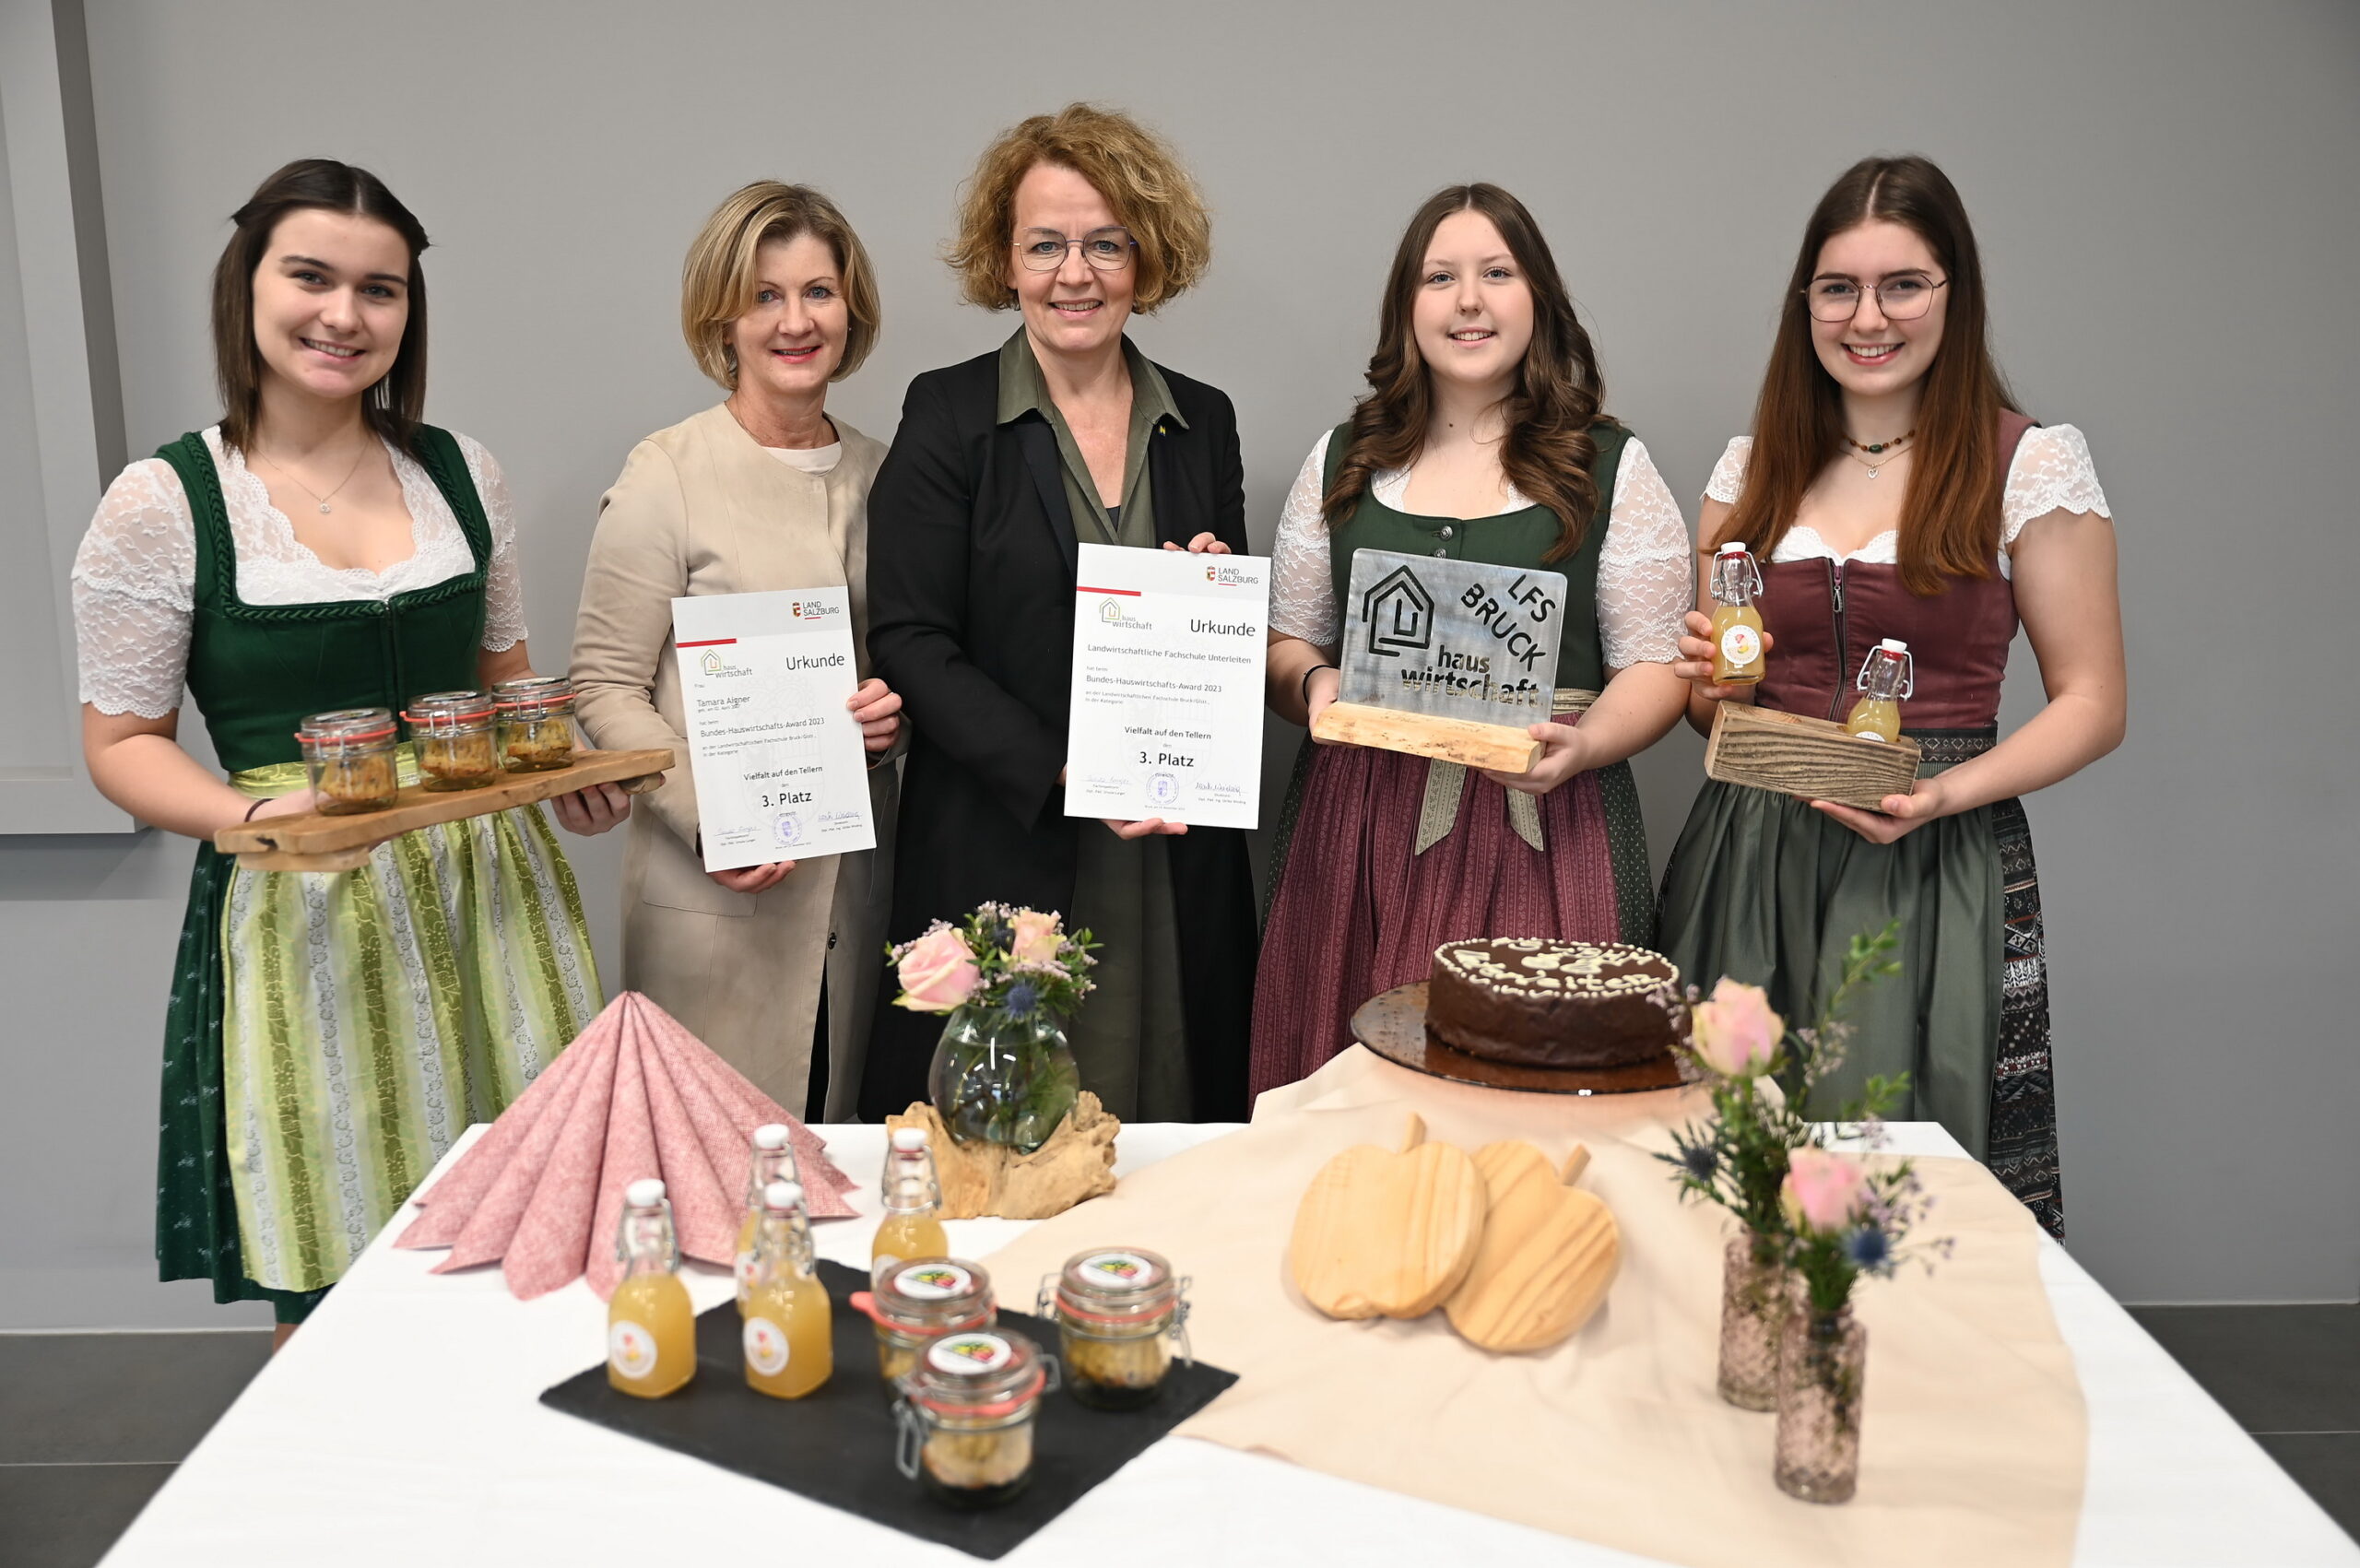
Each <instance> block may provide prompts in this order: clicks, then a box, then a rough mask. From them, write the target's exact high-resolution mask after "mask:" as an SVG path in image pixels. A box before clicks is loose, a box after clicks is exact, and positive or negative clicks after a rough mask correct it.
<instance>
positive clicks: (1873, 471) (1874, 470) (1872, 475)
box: [320, 468, 1877, 512]
mask: <svg viewBox="0 0 2360 1568" xmlns="http://www.w3.org/2000/svg"><path fill="white" fill-rule="evenodd" d="M1869 477H1870V478H1871V479H1873V478H1875V477H1877V470H1876V469H1875V468H1871V469H1870V470H1869ZM320 510H321V511H323V512H325V511H326V510H327V508H325V507H322V508H320Z"/></svg>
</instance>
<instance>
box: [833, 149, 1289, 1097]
mask: <svg viewBox="0 0 2360 1568" xmlns="http://www.w3.org/2000/svg"><path fill="white" fill-rule="evenodd" d="M1209 238H1210V225H1209V220H1208V218H1207V217H1206V214H1205V210H1204V207H1203V205H1202V203H1201V202H1200V201H1199V200H1198V197H1197V195H1196V191H1195V187H1194V184H1193V183H1192V182H1191V181H1190V180H1189V178H1188V176H1187V174H1186V171H1184V170H1183V169H1182V168H1181V167H1180V165H1179V163H1178V161H1177V160H1176V159H1174V157H1173V155H1172V152H1171V150H1170V148H1168V147H1165V146H1164V145H1163V144H1162V142H1161V141H1160V140H1159V139H1157V138H1156V137H1154V136H1150V134H1149V133H1147V132H1146V131H1144V130H1143V129H1141V128H1140V127H1139V125H1138V124H1135V123H1133V122H1132V121H1130V120H1129V119H1127V117H1125V116H1123V115H1119V114H1112V113H1108V112H1104V111H1102V110H1096V109H1091V108H1090V107H1088V106H1086V105H1081V104H1076V105H1073V106H1072V107H1069V108H1068V109H1066V110H1065V111H1064V112H1061V113H1058V114H1055V115H1040V116H1036V117H1035V118H1033V119H1031V120H1027V121H1025V122H1023V123H1022V124H1020V125H1017V126H1016V127H1015V128H1013V129H1012V130H1010V131H1009V132H1008V133H1006V134H1005V135H1004V136H1001V137H1000V139H999V140H998V141H997V143H996V144H994V146H993V147H991V149H990V150H989V151H987V152H986V153H985V155H984V159H983V161H982V163H981V164H980V165H979V166H978V167H977V170H976V172H975V178H974V181H973V184H972V185H971V187H970V192H969V195H968V197H967V199H966V202H965V204H964V207H963V211H962V219H961V233H960V238H959V241H958V242H957V244H956V245H955V247H954V248H953V250H952V252H951V256H950V260H951V264H952V265H953V266H955V267H957V268H958V269H959V271H960V273H961V277H962V281H963V284H964V288H965V292H966V296H967V298H968V299H969V300H970V301H973V303H976V304H979V305H983V306H985V308H987V309H993V310H1006V309H1009V308H1010V307H1014V308H1017V309H1019V310H1021V312H1022V314H1023V324H1022V326H1021V327H1020V328H1019V329H1018V331H1017V332H1016V334H1015V336H1012V337H1010V338H1009V340H1008V342H1007V343H1006V344H1005V345H1003V346H1002V347H1001V348H999V349H997V351H995V352H993V353H990V354H985V355H984V356H982V357H980V358H978V359H974V360H968V361H967V362H966V363H964V364H961V365H952V366H950V367H949V368H948V369H945V370H939V371H929V372H928V373H927V374H925V375H922V376H920V377H918V379H917V380H916V381H914V382H913V383H911V384H910V391H909V395H908V398H907V400H906V401H905V402H904V404H903V409H902V424H901V429H900V431H899V433H898V434H896V436H895V437H894V440H893V447H892V451H891V453H890V454H888V455H887V457H886V459H885V466H884V467H883V468H882V469H880V470H879V473H878V476H877V480H876V484H875V487H874V488H873V489H871V491H870V492H869V498H868V517H869V557H868V602H869V617H870V619H869V633H868V647H869V654H870V656H871V658H872V660H873V661H874V663H875V666H876V669H877V673H878V674H879V676H881V677H882V678H884V680H885V681H886V682H887V684H889V685H890V686H891V687H892V689H893V690H896V691H898V692H900V693H901V694H902V697H903V704H904V706H903V712H904V713H906V714H907V715H908V717H909V719H910V721H911V726H912V732H913V738H912V742H911V748H910V752H909V760H908V762H907V764H906V772H905V773H904V774H903V784H902V812H901V826H900V836H899V839H898V842H897V846H896V855H895V865H894V876H893V913H892V918H891V925H890V927H889V934H890V935H891V937H892V939H894V940H895V941H906V940H908V939H910V938H912V937H916V936H918V935H919V934H920V933H921V932H923V931H924V930H925V929H926V925H928V924H929V923H930V922H932V921H934V920H937V919H956V918H958V917H959V916H960V915H962V914H965V913H966V912H967V911H969V910H972V909H973V908H974V907H975V905H977V904H978V903H981V902H984V901H985V900H987V899H991V900H998V901H1000V902H1005V903H1010V904H1018V905H1029V906H1030V907H1032V908H1034V909H1041V910H1059V911H1062V912H1064V914H1066V917H1067V920H1066V923H1067V926H1068V929H1073V928H1077V927H1080V926H1084V925H1087V926H1089V927H1090V928H1091V930H1092V931H1093V933H1094V934H1095V935H1096V936H1097V937H1098V939H1099V941H1100V943H1101V944H1102V947H1101V949H1100V951H1099V953H1098V959H1099V966H1098V968H1097V970H1096V971H1095V972H1094V973H1093V975H1092V978H1093V979H1094V980H1095V981H1096V983H1097V990H1096V991H1095V992H1094V993H1093V994H1092V995H1091V997H1090V999H1089V1001H1088V1002H1086V1003H1085V1004H1084V1005H1083V1007H1082V1009H1081V1012H1080V1016H1079V1017H1078V1018H1077V1019H1076V1020H1075V1022H1074V1025H1073V1027H1072V1029H1071V1030H1070V1031H1069V1034H1070V1037H1071V1040H1072V1044H1073V1049H1074V1056H1075V1059H1076V1061H1077V1063H1078V1064H1079V1065H1080V1069H1081V1081H1082V1087H1083V1088H1085V1089H1089V1090H1091V1091H1094V1092H1095V1093H1097V1094H1098V1096H1099V1097H1100V1099H1102V1100H1103V1101H1104V1102H1105V1103H1106V1106H1107V1109H1109V1110H1110V1111H1112V1112H1114V1113H1115V1114H1116V1115H1118V1116H1120V1117H1122V1118H1124V1119H1125V1120H1127V1121H1130V1120H1144V1121H1174V1120H1189V1119H1194V1120H1199V1121H1220V1120H1235V1119H1239V1118H1242V1117H1243V1116H1244V1115H1245V1108H1246V1106H1245V1048H1246V1034H1247V1029H1248V1026H1249V1023H1250V1020H1251V1014H1252V987H1253V983H1254V963H1255V946H1256V943H1255V925H1254V912H1253V891H1252V882H1251V878H1250V875H1249V873H1248V871H1247V869H1246V861H1245V835H1244V834H1243V833H1242V832H1239V831H1235V830H1223V829H1216V828H1203V827H1199V828H1196V829H1194V830H1190V829H1187V828H1186V827H1183V826H1179V825H1176V824H1166V823H1163V822H1160V821H1156V820H1152V819H1150V820H1149V821H1144V822H1108V823H1105V824H1104V825H1103V826H1101V825H1099V824H1096V823H1093V822H1091V821H1088V820H1086V819H1076V818H1069V817H1068V816H1066V815H1065V800H1064V790H1063V788H1062V784H1063V780H1064V774H1065V763H1066V715H1067V705H1068V690H1069V687H1070V684H1071V681H1072V678H1073V677H1072V659H1071V653H1072V646H1073V614H1074V586H1075V582H1076V576H1075V561H1076V559H1077V547H1078V545H1079V544H1080V542H1081V541H1082V540H1089V541H1091V542H1092V543H1096V544H1116V545H1132V546H1137V547H1139V548H1157V547H1158V546H1161V547H1162V548H1165V549H1181V548H1186V549H1193V550H1210V551H1215V552H1220V551H1225V550H1236V551H1242V550H1244V549H1245V480H1244V471H1243V468H1242V466H1241V464H1240V461H1239V457H1238V447H1237V416H1236V412H1235V410H1234V409H1233V407H1231V405H1230V401H1229V399H1228V397H1227V396H1225V395H1222V394H1221V393H1220V392H1218V391H1216V390H1214V389H1213V388H1211V387H1209V386H1206V385H1203V384H1202V383H1198V382H1194V381H1190V380H1189V379H1187V378H1186V376H1181V375H1176V374H1174V373H1173V372H1171V371H1165V370H1163V369H1162V367H1160V366H1157V365H1155V364H1153V363H1151V362H1150V360H1148V359H1147V357H1146V356H1145V355H1143V354H1141V353H1140V352H1139V350H1138V349H1137V348H1134V347H1133V346H1132V345H1131V343H1130V341H1129V340H1128V338H1127V337H1126V336H1124V332H1123V327H1124V324H1125V323H1126V322H1127V320H1128V318H1129V316H1130V314H1131V312H1134V311H1138V312H1149V311H1152V310H1153V309H1154V308H1155V307H1156V306H1158V305H1160V304H1162V302H1163V301H1166V300H1169V299H1171V298H1173V297H1174V295H1176V294H1178V293H1180V292H1181V291H1182V290H1183V289H1186V288H1187V287H1188V286H1189V285H1190V284H1192V283H1193V282H1195V281H1196V279H1197V277H1198V276H1199V275H1200V274H1201V273H1202V272H1203V270H1204V267H1205V265H1206V262H1207V260H1208V259H1209ZM888 984H889V986H890V985H891V979H890V977H889V980H888ZM889 995H890V992H889ZM941 1028H942V1021H941V1020H940V1019H939V1018H938V1017H936V1016H932V1015H928V1014H924V1013H912V1012H906V1011H903V1010H902V1009H899V1008H890V1007H880V1008H879V1009H878V1013H877V1023H876V1026H875V1029H874V1031H873V1033H872V1035H871V1040H870V1045H869V1053H868V1062H867V1073H866V1077H865V1078H864V1079H863V1083H862V1091H861V1099H860V1111H861V1114H862V1115H863V1116H864V1117H868V1118H872V1119H874V1118H877V1117H881V1116H883V1115H886V1114H890V1113H892V1112H896V1111H899V1110H901V1109H902V1108H903V1106H904V1105H906V1104H908V1103H909V1102H911V1101H913V1100H922V1099H924V1098H926V1067H927V1065H928V1063H929V1061H930V1059H931V1058H932V1055H933V1053H934V1047H935V1043H936V1042H937V1040H938V1038H939V1036H940V1033H941Z"/></svg>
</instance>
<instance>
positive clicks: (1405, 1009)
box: [1352, 980, 1685, 1094]
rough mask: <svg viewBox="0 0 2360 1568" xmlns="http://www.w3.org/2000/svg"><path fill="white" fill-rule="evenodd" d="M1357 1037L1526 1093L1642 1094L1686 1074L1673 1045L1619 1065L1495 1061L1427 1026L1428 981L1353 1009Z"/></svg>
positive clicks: (1401, 1056)
mask: <svg viewBox="0 0 2360 1568" xmlns="http://www.w3.org/2000/svg"><path fill="white" fill-rule="evenodd" d="M1352 1038H1353V1039H1355V1040H1357V1041H1359V1042H1360V1043H1362V1044H1363V1045H1365V1046H1367V1047H1368V1048H1369V1049H1370V1050H1372V1051H1374V1052H1375V1053H1376V1054H1377V1055H1380V1056H1382V1057H1384V1058H1385V1059H1386V1061H1388V1062H1391V1063H1393V1064H1394V1065H1396V1066H1397V1067H1408V1068H1409V1069H1410V1071H1411V1072H1421V1073H1425V1074H1427V1075H1428V1076H1429V1077H1433V1078H1444V1079H1450V1080H1451V1081H1452V1082H1454V1083H1474V1084H1481V1086H1482V1087H1484V1088H1485V1089H1510V1090H1516V1091H1520V1092H1523V1093H1526V1094H1641V1093H1645V1092H1646V1091H1649V1090H1655V1089H1678V1088H1679V1087H1680V1086H1681V1083H1682V1082H1684V1081H1685V1080H1684V1079H1682V1078H1681V1073H1680V1063H1679V1061H1678V1060H1677V1059H1676V1058H1675V1057H1674V1056H1673V1055H1672V1054H1671V1053H1670V1052H1669V1051H1667V1052H1665V1053H1664V1054H1663V1055H1662V1056H1661V1058H1659V1059H1658V1060H1656V1061H1652V1062H1634V1063H1632V1064H1630V1065H1629V1066H1627V1067H1527V1066H1525V1065H1523V1064H1521V1063H1517V1062H1494V1061H1490V1060H1487V1059H1486V1058H1484V1057H1481V1056H1470V1055H1468V1054H1467V1053H1466V1052H1464V1051H1460V1050H1457V1049H1455V1048H1453V1047H1452V1046H1449V1045H1445V1044H1444V1043H1442V1041H1441V1040H1440V1039H1438V1038H1436V1037H1435V1035H1434V1033H1433V1032H1432V1031H1430V1030H1428V1029H1427V1028H1426V983H1425V982H1424V981H1422V980H1421V981H1418V982H1417V983H1415V984H1410V985H1396V986H1395V987H1394V988H1393V989H1392V990H1390V991H1383V992H1379V993H1378V994H1377V995H1375V996H1371V997H1370V998H1369V999H1368V1000H1367V1001H1365V1002H1363V1003H1362V1004H1361V1005H1360V1010H1359V1011H1357V1012H1355V1013H1353V1014H1352Z"/></svg>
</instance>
